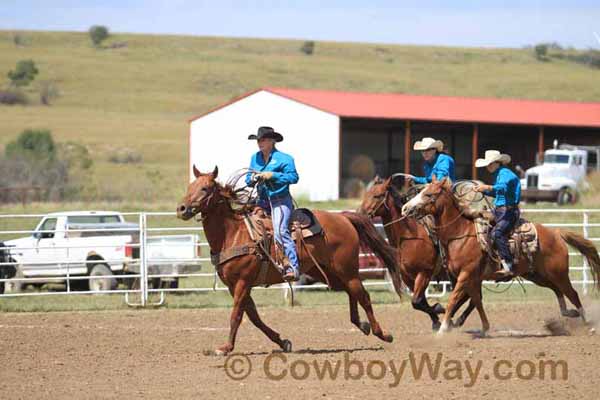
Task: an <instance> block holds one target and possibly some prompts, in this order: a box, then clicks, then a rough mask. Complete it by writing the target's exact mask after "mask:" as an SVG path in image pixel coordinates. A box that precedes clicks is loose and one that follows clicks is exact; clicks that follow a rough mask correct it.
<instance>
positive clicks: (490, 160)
mask: <svg viewBox="0 0 600 400" xmlns="http://www.w3.org/2000/svg"><path fill="white" fill-rule="evenodd" d="M508 163H510V156H509V155H508V154H501V153H500V152H499V151H497V150H487V151H486V152H485V157H484V158H480V159H478V160H477V161H475V166H476V167H477V168H481V167H485V168H486V169H487V170H488V172H490V173H491V174H492V175H493V177H494V184H493V185H478V186H476V187H475V191H477V192H482V193H484V194H486V195H488V196H493V197H495V200H494V216H495V217H496V226H494V228H493V229H492V234H491V236H492V240H493V241H494V244H495V245H496V248H497V249H498V253H499V255H500V260H501V263H502V271H501V272H500V271H499V272H500V273H501V274H502V275H505V276H508V277H510V276H512V275H513V265H514V260H513V256H512V254H511V252H510V247H509V245H508V235H509V234H510V232H512V230H513V229H514V227H515V225H516V223H517V222H518V221H519V218H520V216H521V213H520V211H519V202H520V201H521V180H520V179H519V177H518V176H517V175H516V174H515V173H514V172H512V171H511V170H510V169H508V167H506V164H508Z"/></svg>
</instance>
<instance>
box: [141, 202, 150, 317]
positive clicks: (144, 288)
mask: <svg viewBox="0 0 600 400" xmlns="http://www.w3.org/2000/svg"><path fill="white" fill-rule="evenodd" d="M139 240H140V304H141V306H142V307H145V306H146V301H147V300H148V278H147V277H146V273H147V268H148V265H147V262H146V261H147V260H146V213H143V212H142V213H140V239H139Z"/></svg>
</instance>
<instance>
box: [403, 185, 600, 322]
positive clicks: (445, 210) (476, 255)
mask: <svg viewBox="0 0 600 400" xmlns="http://www.w3.org/2000/svg"><path fill="white" fill-rule="evenodd" d="M402 214H403V215H417V214H420V215H425V214H430V215H433V217H434V219H435V224H436V226H437V234H438V237H439V238H440V241H441V242H442V245H443V246H444V247H445V249H446V254H447V255H448V271H449V273H450V274H452V275H454V276H455V277H456V285H455V287H454V290H453V291H452V293H451V295H450V298H449V300H448V305H447V307H446V314H444V318H443V320H442V326H441V327H440V330H439V333H443V332H445V331H447V330H448V329H449V328H450V320H451V315H452V312H453V311H454V309H455V307H456V306H457V303H458V301H459V300H460V299H461V298H463V297H464V296H465V295H468V296H469V297H470V298H471V301H472V302H473V304H474V305H475V307H476V308H477V311H478V312H479V316H480V318H481V323H482V327H483V330H482V332H483V333H485V332H487V331H488V330H489V327H490V324H489V321H488V319H487V316H486V314H485V310H484V309H483V303H482V300H481V284H482V281H483V280H484V279H485V274H486V269H488V268H486V267H489V263H490V261H491V259H490V257H489V256H488V254H487V253H485V252H484V251H483V250H482V249H481V247H480V245H479V243H478V240H477V236H476V231H475V224H474V223H473V220H472V219H470V218H468V217H467V216H466V215H465V214H466V212H465V210H464V208H463V205H461V204H460V203H459V201H458V200H457V199H456V197H455V196H454V195H453V194H452V192H451V186H450V183H449V182H448V181H447V180H446V179H443V180H441V181H437V180H436V179H433V181H432V183H431V184H429V185H427V186H426V187H425V189H423V190H422V191H421V192H420V193H419V194H418V195H417V196H416V197H414V198H413V199H412V200H410V201H409V202H408V203H406V204H405V205H404V206H403V207H402ZM535 226H536V228H537V231H538V238H539V250H538V252H537V253H536V254H535V255H534V257H533V263H532V266H531V268H530V266H529V261H528V260H527V258H526V257H521V259H519V260H518V262H517V263H516V265H515V272H516V274H517V275H520V276H523V277H525V278H527V279H529V280H531V281H532V282H534V283H536V284H538V285H540V286H544V287H548V288H550V289H552V290H553V291H554V293H555V294H556V296H557V298H558V301H559V305H560V308H561V312H562V313H563V315H567V316H570V317H577V316H581V318H582V319H583V320H584V321H585V313H584V310H583V306H582V304H581V301H580V300H579V295H578V294H577V292H576V291H575V289H574V288H573V285H572V284H571V280H570V279H569V253H568V248H567V246H566V243H568V244H569V245H571V246H573V247H574V248H576V249H577V250H578V251H579V252H580V253H581V254H583V256H584V257H585V258H586V259H587V261H588V263H589V265H590V269H591V272H592V276H593V278H594V282H595V285H596V288H600V280H599V278H600V256H599V255H598V251H597V250H596V247H595V246H594V244H593V243H592V242H591V241H589V240H587V239H585V238H584V237H583V236H581V235H578V234H576V233H572V232H561V231H559V230H558V229H550V228H546V227H544V226H543V225H541V224H535ZM564 296H567V298H568V299H569V301H570V302H571V303H572V304H573V305H574V306H575V307H576V308H577V310H570V311H567V309H566V304H565V300H564Z"/></svg>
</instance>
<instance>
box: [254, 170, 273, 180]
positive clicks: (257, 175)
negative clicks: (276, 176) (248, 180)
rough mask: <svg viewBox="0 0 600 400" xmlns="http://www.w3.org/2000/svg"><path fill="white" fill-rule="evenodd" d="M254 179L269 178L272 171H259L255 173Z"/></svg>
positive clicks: (271, 176) (271, 175)
mask: <svg viewBox="0 0 600 400" xmlns="http://www.w3.org/2000/svg"><path fill="white" fill-rule="evenodd" d="M255 176H256V179H258V180H261V181H268V180H269V179H272V178H273V173H272V172H261V173H260V174H256V175H255Z"/></svg>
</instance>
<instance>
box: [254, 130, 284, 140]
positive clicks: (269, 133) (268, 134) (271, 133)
mask: <svg viewBox="0 0 600 400" xmlns="http://www.w3.org/2000/svg"><path fill="white" fill-rule="evenodd" d="M262 138H269V139H275V141H276V142H281V141H282V140H283V136H282V135H281V133H278V132H275V129H273V128H271V127H270V126H261V127H260V128H258V131H257V132H256V135H250V136H248V140H260V139H262Z"/></svg>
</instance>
